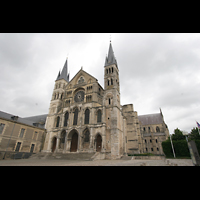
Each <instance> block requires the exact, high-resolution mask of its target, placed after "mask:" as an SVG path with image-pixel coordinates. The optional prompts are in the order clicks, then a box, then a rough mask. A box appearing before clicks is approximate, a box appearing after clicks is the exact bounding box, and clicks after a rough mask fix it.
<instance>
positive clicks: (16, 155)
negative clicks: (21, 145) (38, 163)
mask: <svg viewBox="0 0 200 200" xmlns="http://www.w3.org/2000/svg"><path fill="white" fill-rule="evenodd" d="M32 154H33V153H30V152H13V151H7V152H5V151H0V160H3V158H4V160H11V159H24V158H29V157H30V156H31V155H32Z"/></svg>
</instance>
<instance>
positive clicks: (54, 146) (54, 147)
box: [52, 137, 57, 152]
mask: <svg viewBox="0 0 200 200" xmlns="http://www.w3.org/2000/svg"><path fill="white" fill-rule="evenodd" d="M56 141H57V138H55V137H54V138H53V145H52V152H54V151H55V149H56Z"/></svg>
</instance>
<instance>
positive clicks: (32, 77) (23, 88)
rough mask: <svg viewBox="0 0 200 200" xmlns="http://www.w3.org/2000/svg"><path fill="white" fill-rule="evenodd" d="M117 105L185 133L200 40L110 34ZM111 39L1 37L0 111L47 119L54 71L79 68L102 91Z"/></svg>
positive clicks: (194, 114)
mask: <svg viewBox="0 0 200 200" xmlns="http://www.w3.org/2000/svg"><path fill="white" fill-rule="evenodd" d="M111 38H112V46H113V50H114V54H115V56H116V58H117V62H118V67H119V72H120V73H119V76H120V90H121V104H130V103H132V104H133V105H134V109H135V110H136V111H137V112H138V114H139V115H142V114H150V113H158V112H159V108H160V107H161V108H162V111H163V114H164V118H165V121H166V123H167V124H168V127H169V129H170V132H172V131H173V130H174V129H175V128H177V127H179V128H180V129H184V130H187V131H189V130H190V129H191V128H193V126H194V125H195V123H194V122H195V120H197V121H198V120H199V121H200V116H199V114H198V113H199V108H200V103H199V91H198V88H200V79H199V77H198V74H199V73H200V68H199V63H200V34H159V33H157V34H141V33H138V34H130V33H129V34H127V33H124V34H113V33H112V34H111ZM109 40H110V33H105V34H104V33H103V34H97V33H90V34H86V33H84V34H74V33H70V34H68V33H67V34H65V33H63V34H55V33H53V34H44V33H40V34H38V33H35V34H21V33H20V34H7V33H6V34H0V70H1V73H0V85H1V87H0V94H1V99H0V105H1V106H0V110H2V111H5V112H9V113H13V114H17V115H19V116H21V117H27V116H33V115H39V114H44V113H48V109H49V104H50V100H51V96H52V92H53V88H54V83H55V82H54V81H55V79H56V77H57V74H58V71H59V70H60V69H62V67H63V65H64V63H65V60H66V57H67V56H68V67H69V70H70V78H73V76H74V75H75V74H76V73H77V72H78V71H79V70H80V68H81V66H83V69H84V70H85V71H87V72H88V73H89V74H91V75H93V76H94V77H96V78H97V79H98V80H99V83H100V84H101V85H102V87H104V62H105V56H106V54H107V53H108V47H109Z"/></svg>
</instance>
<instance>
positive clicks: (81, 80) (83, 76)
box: [66, 69, 98, 89]
mask: <svg viewBox="0 0 200 200" xmlns="http://www.w3.org/2000/svg"><path fill="white" fill-rule="evenodd" d="M94 82H98V80H97V79H96V78H94V77H93V76H92V75H90V74H88V73H87V72H85V71H84V70H83V69H81V70H79V72H78V73H77V74H76V75H75V76H74V77H73V78H72V80H71V81H70V82H69V83H68V85H67V87H66V89H70V88H74V87H76V86H77V87H78V86H81V85H86V84H90V83H94Z"/></svg>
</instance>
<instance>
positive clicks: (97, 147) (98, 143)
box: [96, 134, 102, 152]
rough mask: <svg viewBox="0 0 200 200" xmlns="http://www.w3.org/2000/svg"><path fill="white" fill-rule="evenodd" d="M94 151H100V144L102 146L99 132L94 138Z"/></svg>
mask: <svg viewBox="0 0 200 200" xmlns="http://www.w3.org/2000/svg"><path fill="white" fill-rule="evenodd" d="M96 141H97V142H96V151H97V152H101V146H102V137H101V135H100V134H98V135H97V139H96Z"/></svg>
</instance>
